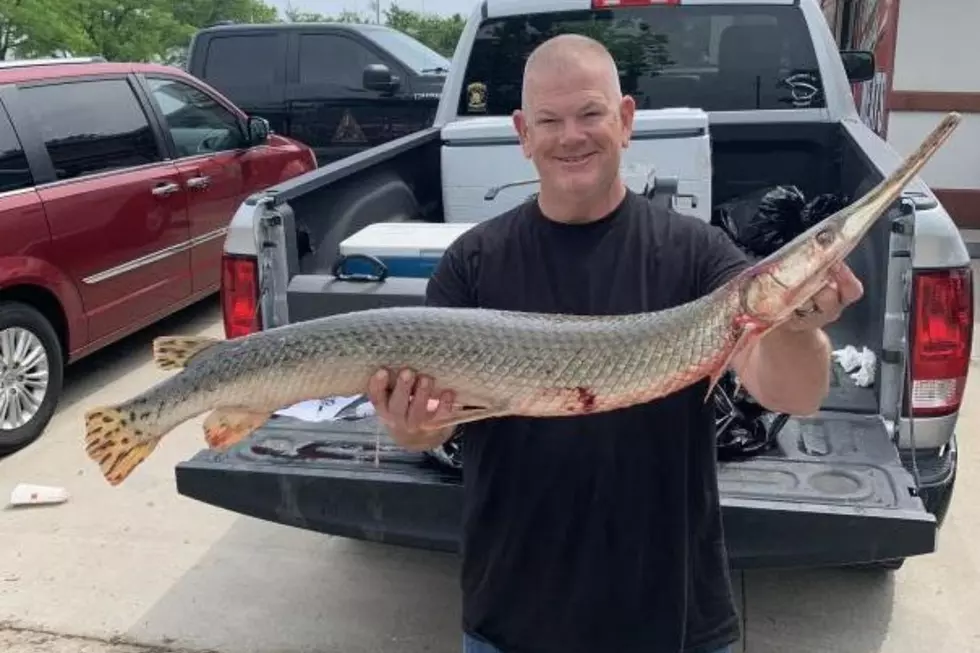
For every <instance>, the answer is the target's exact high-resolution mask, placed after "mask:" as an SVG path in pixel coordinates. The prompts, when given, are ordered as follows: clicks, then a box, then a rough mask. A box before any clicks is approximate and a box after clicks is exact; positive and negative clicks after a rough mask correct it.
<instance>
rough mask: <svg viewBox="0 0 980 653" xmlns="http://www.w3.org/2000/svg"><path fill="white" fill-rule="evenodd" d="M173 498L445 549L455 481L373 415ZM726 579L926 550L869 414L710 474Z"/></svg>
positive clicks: (329, 428) (271, 438) (303, 427)
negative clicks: (402, 445)
mask: <svg viewBox="0 0 980 653" xmlns="http://www.w3.org/2000/svg"><path fill="white" fill-rule="evenodd" d="M176 477H177V490H178V492H179V493H180V494H182V495H184V496H187V497H191V498H194V499H197V500H199V501H202V502H205V503H208V504H211V505H214V506H218V507H221V508H226V509H229V510H232V511H235V512H238V513H242V514H245V515H250V516H253V517H258V518H260V519H265V520H269V521H273V522H277V523H281V524H288V525H292V526H297V527H300V528H305V529H310V530H314V531H319V532H323V533H329V534H333V535H340V536H345V537H351V538H355V539H363V540H371V541H375V542H387V543H392V544H399V545H407V546H412V547H419V548H424V549H432V550H441V551H456V550H457V537H458V532H459V524H460V518H461V514H462V486H461V479H460V476H459V474H458V473H456V472H455V471H453V470H450V469H448V468H444V467H442V466H441V465H440V464H439V463H438V462H436V461H435V460H433V459H431V458H429V457H428V456H425V455H423V454H413V453H409V452H405V451H404V450H401V449H399V448H397V447H395V446H394V444H393V443H391V441H390V440H388V439H387V438H386V436H384V435H383V430H382V429H381V427H380V426H379V425H377V423H376V422H375V421H374V419H373V418H367V419H363V420H358V421H354V422H321V423H307V422H302V421H299V420H296V419H293V418H280V417H275V418H273V419H272V420H271V421H270V422H269V424H268V425H266V426H265V427H263V428H262V429H260V430H259V431H258V432H256V433H255V434H254V436H253V437H252V438H251V439H250V440H248V441H246V442H243V443H241V444H239V445H237V446H236V447H234V448H233V449H231V450H229V451H228V452H225V453H220V452H216V451H210V450H204V451H201V452H199V453H198V454H197V455H196V456H194V458H192V459H191V460H189V461H187V462H184V463H181V464H179V465H178V466H177V469H176ZM719 483H720V486H721V492H722V504H723V509H724V521H725V529H726V538H727V542H728V547H729V554H730V558H731V563H732V565H733V566H735V567H736V568H748V567H762V566H765V567H777V566H797V565H846V564H854V563H863V562H872V561H877V560H886V559H892V558H902V557H908V556H913V555H919V554H924V553H930V552H932V551H933V550H934V549H935V543H936V532H937V526H936V520H935V518H934V516H933V515H932V514H930V513H928V512H927V511H926V510H925V508H924V506H923V504H922V502H921V501H920V499H919V498H917V497H915V496H914V483H913V481H912V478H911V475H910V474H909V473H908V472H907V471H906V470H905V468H904V467H903V466H902V464H901V462H900V461H899V458H898V454H897V452H896V449H895V447H894V445H893V444H892V442H891V441H890V440H889V438H888V435H887V431H886V429H885V427H884V425H883V424H882V422H881V419H880V418H879V417H876V416H873V415H870V416H863V415H854V414H835V413H825V414H822V415H820V416H818V417H815V418H811V419H802V420H790V421H789V422H788V423H787V424H786V426H785V427H784V428H783V430H782V431H781V432H780V434H779V446H778V448H777V449H775V450H773V452H771V453H769V454H767V455H764V456H758V457H755V458H752V459H749V460H743V461H738V462H726V463H720V464H719Z"/></svg>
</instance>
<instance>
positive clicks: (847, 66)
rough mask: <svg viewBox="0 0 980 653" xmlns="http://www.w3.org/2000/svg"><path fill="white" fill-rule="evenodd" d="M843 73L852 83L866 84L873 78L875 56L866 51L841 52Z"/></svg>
mask: <svg viewBox="0 0 980 653" xmlns="http://www.w3.org/2000/svg"><path fill="white" fill-rule="evenodd" d="M840 58H841V60H842V61H843V62H844V71H845V72H846V73H847V79H848V81H850V82H852V83H857V82H866V81H868V80H869V79H874V76H875V55H874V52H869V51H867V50H841V53H840Z"/></svg>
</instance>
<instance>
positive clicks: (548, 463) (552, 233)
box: [427, 192, 748, 653]
mask: <svg viewBox="0 0 980 653" xmlns="http://www.w3.org/2000/svg"><path fill="white" fill-rule="evenodd" d="M747 265H748V262H747V260H746V258H745V256H744V255H743V254H742V253H741V252H740V251H739V250H738V249H737V248H736V247H735V246H734V245H733V244H732V243H731V241H730V240H729V239H728V238H727V237H726V236H725V235H724V234H723V233H722V232H721V231H720V230H719V229H717V228H715V227H712V226H710V225H708V224H705V223H704V222H702V221H700V220H697V219H696V218H692V217H688V216H682V215H679V214H677V213H674V212H672V211H668V210H666V209H663V208H659V207H658V206H656V205H654V204H653V203H651V202H650V201H648V200H647V199H645V198H644V197H642V196H640V195H637V194H634V193H632V192H628V193H627V196H626V198H625V199H624V201H623V203H622V204H621V205H620V206H619V207H618V208H617V209H616V210H615V211H613V212H612V213H611V214H610V215H608V216H606V217H604V218H603V219H601V220H599V221H596V222H593V223H589V224H581V225H569V224H561V223H557V222H553V221H551V220H548V219H547V218H545V217H544V216H543V215H542V214H541V211H540V209H539V207H538V204H537V202H536V201H534V200H530V201H528V202H526V203H525V204H522V205H521V206H519V207H517V208H515V209H513V210H511V211H508V212H506V213H504V214H502V215H500V216H498V217H496V218H494V219H491V220H488V221H486V222H483V223H481V224H478V225H476V226H474V227H473V228H472V229H471V230H469V231H468V232H466V233H465V234H464V235H462V236H461V237H460V238H459V239H457V240H456V241H455V242H454V243H453V245H452V246H451V247H450V248H449V249H448V251H447V252H446V254H445V256H444V257H443V258H442V260H441V262H440V264H439V266H438V268H437V270H436V271H435V273H434V275H433V277H432V279H431V281H430V283H429V286H428V292H427V303H428V304H430V305H438V306H473V307H483V308H498V309H511V310H520V311H540V312H546V313H556V312H563V313H577V314H593V315H609V314H618V313H633V312H640V311H657V310H661V309H664V308H668V307H670V306H675V305H677V304H681V303H684V302H687V301H691V300H693V299H696V298H698V297H700V296H701V295H704V294H706V293H708V292H710V291H711V290H712V289H714V288H715V287H717V286H718V285H720V284H722V283H724V282H725V281H727V280H728V279H729V278H731V277H732V276H733V275H734V274H736V273H737V272H739V271H741V270H742V269H744V267H746V266H747ZM706 391H707V383H706V382H701V383H698V384H696V385H694V386H692V387H690V388H688V389H685V390H682V391H680V392H677V393H675V394H673V395H671V396H669V397H666V398H663V399H661V400H659V401H654V402H651V403H649V404H645V405H640V406H635V407H631V408H627V409H622V410H617V411H613V412H608V413H600V414H593V415H586V416H581V417H574V418H556V419H525V418H500V419H490V420H485V421H481V422H474V423H470V424H467V425H464V426H460V427H459V432H460V434H461V436H462V438H461V444H462V456H463V465H464V471H463V484H464V488H465V503H464V524H463V536H464V540H463V572H462V589H463V627H464V629H465V630H466V631H467V632H468V633H470V634H471V635H473V636H475V637H477V638H480V639H483V640H486V641H488V642H490V643H491V644H493V645H495V646H496V647H497V648H499V649H501V650H502V651H504V652H505V653H667V652H670V653H680V652H682V651H683V652H685V653H702V652H704V653H713V651H715V650H716V649H718V648H721V647H723V646H725V645H727V644H729V643H731V642H733V641H735V640H737V639H738V635H739V622H738V618H737V615H736V612H735V607H734V602H733V598H732V589H731V582H730V579H729V575H728V566H727V558H726V553H725V549H724V542H723V539H722V527H721V517H720V509H719V501H718V490H717V478H716V470H715V460H716V458H715V455H716V454H715V432H714V426H713V408H712V404H711V403H710V402H705V401H704V397H705V392H706Z"/></svg>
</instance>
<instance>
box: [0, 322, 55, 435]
mask: <svg viewBox="0 0 980 653" xmlns="http://www.w3.org/2000/svg"><path fill="white" fill-rule="evenodd" d="M47 389H48V355H47V353H46V352H45V351H44V345H42V344H41V341H40V339H38V337H37V336H36V335H34V334H33V333H31V332H30V331H28V330H27V329H22V328H20V327H12V328H9V329H3V330H2V331H0V431H10V430H13V429H16V428H20V427H22V426H24V425H25V424H27V423H28V422H29V421H31V420H32V419H33V418H34V416H35V415H37V411H38V410H39V409H40V408H41V402H42V401H44V395H45V392H47Z"/></svg>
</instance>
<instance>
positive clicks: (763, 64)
mask: <svg viewBox="0 0 980 653" xmlns="http://www.w3.org/2000/svg"><path fill="white" fill-rule="evenodd" d="M569 32H571V33H577V34H583V35H586V36H590V37H592V38H595V39H597V40H598V41H600V42H601V43H603V44H604V45H605V46H606V47H607V48H608V49H609V51H610V52H611V53H612V55H613V58H614V59H615V60H616V63H617V66H618V68H619V75H620V81H621V85H622V88H623V92H624V93H628V94H630V95H632V96H633V97H634V98H635V99H636V102H637V108H638V109H660V108H665V107H677V106H681V107H700V108H702V109H704V110H705V111H752V110H759V109H766V110H773V109H794V108H797V109H798V108H819V107H824V106H825V100H824V94H823V85H822V83H821V80H820V76H819V67H818V65H817V58H816V54H815V52H814V49H813V44H812V41H811V38H810V35H809V31H808V28H807V24H806V20H805V18H804V16H803V13H802V11H801V10H800V8H799V7H797V6H774V5H763V4H759V5H727V4H717V5H688V6H683V5H681V6H676V5H660V6H644V7H629V8H620V9H603V10H594V11H588V10H586V11H566V12H554V13H544V14H534V15H524V16H509V17H503V18H493V19H488V20H485V21H484V22H483V23H482V24H481V26H480V28H479V30H478V33H477V35H476V41H475V42H474V44H473V51H472V53H471V54H470V56H469V62H468V64H467V68H466V76H465V80H464V83H463V89H462V93H461V95H460V99H459V113H460V114H461V115H497V116H503V115H509V114H510V113H511V112H512V111H513V110H515V109H518V108H520V102H521V80H522V77H523V72H524V63H525V61H526V60H527V57H528V56H529V55H530V53H531V51H532V50H533V49H534V48H535V47H536V46H537V45H538V44H540V43H541V42H543V41H545V40H546V39H548V38H551V37H552V36H556V35H558V34H562V33H569Z"/></svg>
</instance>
